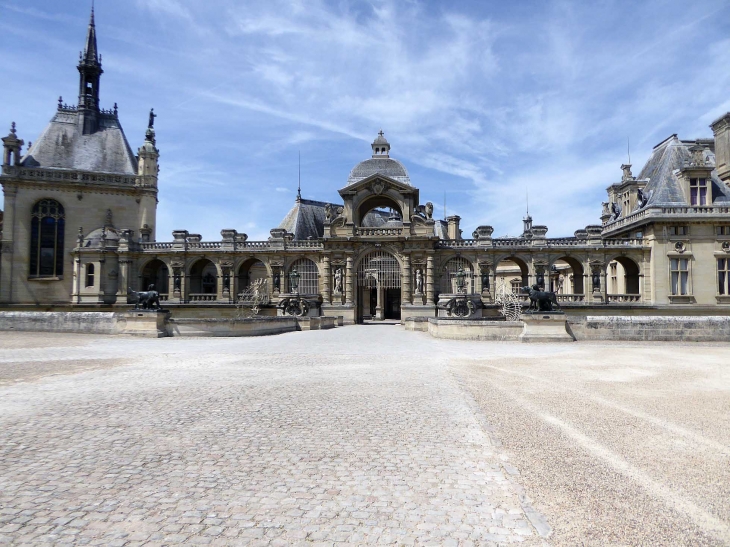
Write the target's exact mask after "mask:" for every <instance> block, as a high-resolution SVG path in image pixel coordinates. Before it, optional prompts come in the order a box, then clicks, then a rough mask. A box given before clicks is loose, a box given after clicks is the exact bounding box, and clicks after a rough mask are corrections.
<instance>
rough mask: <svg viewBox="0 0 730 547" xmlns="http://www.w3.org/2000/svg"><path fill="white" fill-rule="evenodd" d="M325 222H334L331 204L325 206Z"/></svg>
mask: <svg viewBox="0 0 730 547" xmlns="http://www.w3.org/2000/svg"><path fill="white" fill-rule="evenodd" d="M324 220H325V221H326V222H330V221H331V220H332V205H330V204H329V203H327V204H326V205H325V206H324Z"/></svg>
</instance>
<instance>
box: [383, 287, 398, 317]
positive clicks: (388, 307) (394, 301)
mask: <svg viewBox="0 0 730 547" xmlns="http://www.w3.org/2000/svg"><path fill="white" fill-rule="evenodd" d="M383 311H384V312H385V313H384V316H385V319H400V289H386V290H385V310H383Z"/></svg>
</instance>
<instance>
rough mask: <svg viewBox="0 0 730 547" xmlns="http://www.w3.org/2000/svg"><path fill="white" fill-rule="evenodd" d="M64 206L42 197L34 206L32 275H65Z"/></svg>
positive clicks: (31, 233)
mask: <svg viewBox="0 0 730 547" xmlns="http://www.w3.org/2000/svg"><path fill="white" fill-rule="evenodd" d="M64 224H65V220H64V214H63V206H62V205H61V204H60V203H58V202H57V201H55V200H52V199H42V200H41V201H39V202H38V203H36V204H35V205H34V206H33V211H32V213H31V223H30V276H31V277H58V276H61V275H63V228H64Z"/></svg>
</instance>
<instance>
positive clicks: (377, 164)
mask: <svg viewBox="0 0 730 547" xmlns="http://www.w3.org/2000/svg"><path fill="white" fill-rule="evenodd" d="M375 174H378V175H384V176H386V177H388V178H391V179H394V180H397V181H398V182H402V183H403V184H407V185H408V186H411V179H410V177H409V176H408V171H406V168H405V167H404V165H403V164H402V163H401V162H399V161H398V160H395V159H393V158H371V159H368V160H365V161H361V162H360V163H358V164H357V165H356V166H355V167H354V168H353V169H352V171H350V176H349V177H348V178H347V185H348V186H351V185H353V184H355V183H357V182H360V181H361V180H363V179H366V178H368V177H369V176H371V175H375Z"/></svg>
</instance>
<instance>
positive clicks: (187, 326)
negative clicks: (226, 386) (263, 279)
mask: <svg viewBox="0 0 730 547" xmlns="http://www.w3.org/2000/svg"><path fill="white" fill-rule="evenodd" d="M331 322H332V326H334V319H332V320H331ZM296 330H298V328H297V318H296V317H292V316H284V317H251V318H246V319H194V318H185V319H182V318H172V319H170V320H169V321H168V322H167V335H168V336H266V335H269V334H282V333H284V332H294V331H296Z"/></svg>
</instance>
